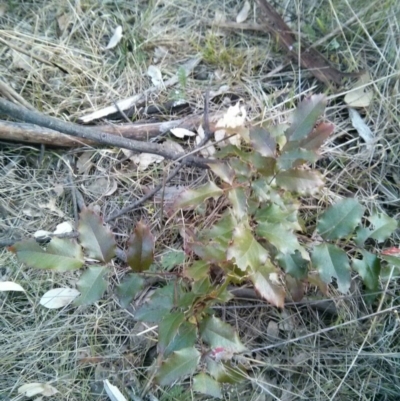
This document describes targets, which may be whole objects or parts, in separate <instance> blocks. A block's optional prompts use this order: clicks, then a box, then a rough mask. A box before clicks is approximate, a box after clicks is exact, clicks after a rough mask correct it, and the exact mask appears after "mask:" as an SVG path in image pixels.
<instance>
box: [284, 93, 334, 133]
mask: <svg viewBox="0 0 400 401" xmlns="http://www.w3.org/2000/svg"><path fill="white" fill-rule="evenodd" d="M326 103H327V100H326V96H325V95H322V94H320V95H312V96H310V97H309V98H307V99H304V100H303V101H302V102H301V103H300V104H299V105H298V106H297V109H296V110H295V112H294V114H293V119H292V124H291V126H290V127H289V128H288V129H287V130H286V132H285V135H286V138H287V139H288V141H298V140H301V139H303V138H306V137H307V136H308V135H309V134H310V133H311V131H312V130H313V128H314V126H315V124H316V123H317V120H318V118H319V117H320V116H321V115H322V113H323V112H324V110H325V107H326Z"/></svg>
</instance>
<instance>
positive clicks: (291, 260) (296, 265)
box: [276, 250, 309, 280]
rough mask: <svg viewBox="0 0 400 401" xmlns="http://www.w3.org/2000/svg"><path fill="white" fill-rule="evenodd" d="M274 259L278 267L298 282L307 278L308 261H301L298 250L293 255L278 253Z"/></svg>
mask: <svg viewBox="0 0 400 401" xmlns="http://www.w3.org/2000/svg"><path fill="white" fill-rule="evenodd" d="M276 259H277V261H278V263H279V266H281V267H282V268H283V269H284V270H285V272H286V273H287V274H290V275H291V276H292V277H294V278H296V279H299V280H301V279H303V278H306V277H307V274H308V265H309V261H308V260H305V259H303V258H302V256H301V254H300V252H299V251H298V250H296V251H295V252H293V253H285V254H282V253H280V254H278V256H277V257H276Z"/></svg>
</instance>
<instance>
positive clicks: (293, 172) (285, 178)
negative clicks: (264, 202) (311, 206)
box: [276, 169, 324, 195]
mask: <svg viewBox="0 0 400 401" xmlns="http://www.w3.org/2000/svg"><path fill="white" fill-rule="evenodd" d="M276 184H277V185H278V186H279V187H281V188H283V189H286V190H287V191H293V192H298V193H299V194H302V195H312V194H313V193H315V192H318V191H319V189H320V188H321V187H322V186H323V185H324V180H323V178H322V175H321V173H320V172H318V171H313V170H298V169H290V170H283V171H280V172H279V173H278V174H277V175H276Z"/></svg>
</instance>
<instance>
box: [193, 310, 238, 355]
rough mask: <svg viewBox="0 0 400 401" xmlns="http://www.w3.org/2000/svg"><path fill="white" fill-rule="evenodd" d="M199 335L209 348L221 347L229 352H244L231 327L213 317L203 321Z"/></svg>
mask: <svg viewBox="0 0 400 401" xmlns="http://www.w3.org/2000/svg"><path fill="white" fill-rule="evenodd" d="M200 335H201V338H202V339H203V340H204V341H205V342H206V343H207V344H208V345H209V346H210V347H211V348H215V347H223V348H225V349H226V350H228V351H230V352H243V351H246V347H245V346H244V345H243V344H242V342H241V341H240V339H239V336H238V334H237V333H236V332H235V330H234V329H233V327H232V326H230V325H229V324H228V323H225V322H223V321H222V320H221V319H219V318H217V317H215V316H208V317H206V318H205V319H203V321H202V322H201V324H200Z"/></svg>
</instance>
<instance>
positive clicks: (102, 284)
mask: <svg viewBox="0 0 400 401" xmlns="http://www.w3.org/2000/svg"><path fill="white" fill-rule="evenodd" d="M107 273H108V268H107V266H90V267H88V268H87V270H85V271H84V272H83V274H82V276H81V277H80V279H79V281H78V283H77V285H76V286H77V287H78V290H79V292H80V293H81V295H80V296H79V297H78V298H76V299H75V301H74V304H75V305H91V304H93V303H94V302H96V301H98V300H99V299H100V298H101V297H102V296H103V294H104V293H105V291H106V289H107V281H106V280H105V279H104V276H105V275H106V274H107Z"/></svg>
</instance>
